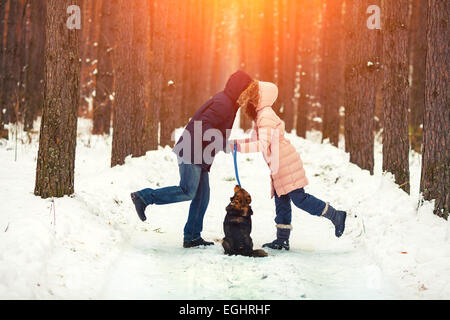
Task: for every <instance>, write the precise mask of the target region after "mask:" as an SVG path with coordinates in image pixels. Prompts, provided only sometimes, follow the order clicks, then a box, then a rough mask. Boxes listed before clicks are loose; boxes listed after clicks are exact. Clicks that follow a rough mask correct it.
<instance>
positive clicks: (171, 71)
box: [159, 0, 181, 147]
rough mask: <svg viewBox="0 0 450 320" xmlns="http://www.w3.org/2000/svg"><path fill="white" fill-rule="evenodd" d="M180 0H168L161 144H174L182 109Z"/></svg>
mask: <svg viewBox="0 0 450 320" xmlns="http://www.w3.org/2000/svg"><path fill="white" fill-rule="evenodd" d="M177 2H178V0H168V1H167V5H168V6H169V15H168V19H167V28H166V39H165V46H164V47H165V59H164V69H163V83H162V102H163V103H162V108H161V119H162V120H163V121H161V134H160V142H159V143H160V145H161V146H163V147H164V146H166V145H169V146H173V144H174V141H173V140H172V133H173V131H174V130H175V129H176V125H175V124H176V123H177V118H178V117H179V115H180V114H181V111H180V110H179V109H177V108H178V106H177V105H176V104H175V102H176V93H177V89H176V88H177V83H175V81H176V80H177V59H176V58H177V48H176V45H177V42H176V39H177V22H178V18H179V16H180V10H179V5H178V4H177Z"/></svg>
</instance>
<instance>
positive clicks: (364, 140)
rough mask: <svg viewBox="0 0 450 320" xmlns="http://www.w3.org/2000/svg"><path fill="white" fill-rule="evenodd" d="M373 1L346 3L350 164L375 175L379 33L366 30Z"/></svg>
mask: <svg viewBox="0 0 450 320" xmlns="http://www.w3.org/2000/svg"><path fill="white" fill-rule="evenodd" d="M373 3H374V1H372V0H347V1H346V39H345V51H346V53H347V57H346V61H345V71H344V72H345V102H344V106H345V149H346V151H347V152H349V153H350V161H351V162H353V163H355V164H357V165H358V166H359V167H361V168H362V169H366V170H369V171H370V173H373V169H374V115H375V103H376V89H377V76H378V66H379V64H380V57H379V56H378V54H377V37H378V36H379V31H378V30H376V29H369V28H368V27H367V19H368V15H367V14H366V10H367V8H368V7H369V5H371V4H373Z"/></svg>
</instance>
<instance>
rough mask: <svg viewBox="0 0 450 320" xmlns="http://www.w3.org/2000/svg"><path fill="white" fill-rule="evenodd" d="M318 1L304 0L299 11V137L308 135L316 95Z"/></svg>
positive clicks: (297, 130)
mask: <svg viewBox="0 0 450 320" xmlns="http://www.w3.org/2000/svg"><path fill="white" fill-rule="evenodd" d="M317 10H318V2H317V1H311V0H304V1H302V2H301V4H300V8H299V10H298V11H297V14H298V18H297V23H298V26H297V30H299V46H298V52H297V64H298V68H297V72H298V83H299V89H298V101H297V122H296V132H297V135H298V136H299V137H302V138H305V137H306V130H307V123H308V115H309V113H310V111H311V103H312V97H313V95H314V82H315V79H314V78H315V76H314V63H315V61H314V60H315V59H314V55H315V45H314V41H315V40H316V38H315V37H316V31H315V29H316V28H315V26H314V21H315V19H316V18H318V17H317Z"/></svg>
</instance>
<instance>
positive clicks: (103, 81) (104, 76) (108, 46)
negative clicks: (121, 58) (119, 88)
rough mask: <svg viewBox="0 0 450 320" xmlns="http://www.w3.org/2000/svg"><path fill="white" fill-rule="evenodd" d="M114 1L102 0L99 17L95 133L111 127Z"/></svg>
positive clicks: (105, 131) (94, 112)
mask: <svg viewBox="0 0 450 320" xmlns="http://www.w3.org/2000/svg"><path fill="white" fill-rule="evenodd" d="M115 12H116V8H115V2H114V1H102V4H101V14H100V17H99V19H98V20H99V23H100V36H99V39H98V62H97V73H96V74H95V97H94V104H93V109H94V110H93V128H92V133H93V134H109V131H110V127H111V113H112V103H113V101H112V99H111V98H112V96H113V94H114V68H113V57H114V47H115V39H114V36H115V34H114V15H115V14H116V13H115Z"/></svg>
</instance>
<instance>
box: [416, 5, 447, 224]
mask: <svg viewBox="0 0 450 320" xmlns="http://www.w3.org/2000/svg"><path fill="white" fill-rule="evenodd" d="M449 21H450V3H449V2H448V1H447V0H428V29H427V47H428V53H427V59H426V82H425V118H424V132H423V136H424V141H423V143H424V152H423V157H422V176H421V181H420V190H421V192H422V193H423V196H424V199H425V200H431V199H435V209H434V213H435V214H436V215H438V216H440V217H443V218H445V219H448V215H449V198H450V135H449V132H450V109H449V83H448V75H449V73H450V67H449V66H450V58H449V57H450V50H449V43H448V39H450V32H449V28H448V23H449Z"/></svg>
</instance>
